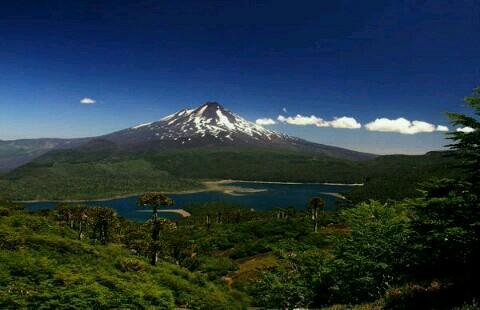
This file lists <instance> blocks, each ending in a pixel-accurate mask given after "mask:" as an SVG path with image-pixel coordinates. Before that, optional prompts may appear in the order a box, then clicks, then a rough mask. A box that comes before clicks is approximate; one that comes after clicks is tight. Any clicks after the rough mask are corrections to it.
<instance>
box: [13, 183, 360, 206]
mask: <svg viewBox="0 0 480 310" xmlns="http://www.w3.org/2000/svg"><path fill="white" fill-rule="evenodd" d="M201 183H202V184H203V185H204V188H199V189H191V190H184V191H172V192H163V193H164V194H166V195H189V194H197V193H204V192H222V193H224V194H227V195H232V196H243V195H245V194H252V193H257V192H264V191H267V190H266V189H254V188H242V187H236V186H225V185H228V184H232V183H256V184H284V185H309V184H311V185H330V186H363V183H313V182H305V183H300V182H274V181H246V180H233V179H225V180H217V181H202V182H201ZM141 194H143V192H141V193H131V194H124V195H117V196H111V197H107V198H94V199H62V200H51V199H50V200H48V199H40V200H21V201H14V203H22V204H24V203H27V204H28V203H44V202H51V203H83V202H96V201H109V200H115V199H124V198H130V197H135V196H139V195H141ZM337 198H344V197H343V196H342V197H337Z"/></svg>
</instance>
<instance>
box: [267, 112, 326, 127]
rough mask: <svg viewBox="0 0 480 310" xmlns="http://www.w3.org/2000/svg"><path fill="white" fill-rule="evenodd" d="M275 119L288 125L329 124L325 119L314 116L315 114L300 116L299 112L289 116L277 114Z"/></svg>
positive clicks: (318, 125) (324, 125)
mask: <svg viewBox="0 0 480 310" xmlns="http://www.w3.org/2000/svg"><path fill="white" fill-rule="evenodd" d="M277 120H278V121H279V122H281V123H287V124H290V125H299V126H306V125H315V126H317V127H328V126H329V124H328V122H327V121H325V120H323V119H322V118H319V117H316V116H315V115H311V116H302V115H300V114H297V115H296V116H289V117H285V116H283V115H279V116H278V117H277Z"/></svg>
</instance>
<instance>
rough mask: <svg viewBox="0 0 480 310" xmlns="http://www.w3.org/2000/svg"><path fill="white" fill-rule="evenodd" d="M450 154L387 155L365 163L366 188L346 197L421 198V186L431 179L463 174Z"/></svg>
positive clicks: (356, 200)
mask: <svg viewBox="0 0 480 310" xmlns="http://www.w3.org/2000/svg"><path fill="white" fill-rule="evenodd" d="M450 155H451V152H430V153H427V154H425V155H416V156H414V155H388V156H380V157H378V158H376V159H373V160H371V161H368V162H365V163H364V164H365V167H364V168H365V175H366V178H365V185H364V186H362V187H357V188H354V189H353V190H352V191H351V192H350V193H348V194H347V197H348V198H349V199H351V200H352V201H354V202H360V201H365V200H368V199H376V200H380V201H386V200H388V199H394V200H395V199H403V198H407V197H419V196H420V195H421V193H420V192H419V191H418V187H419V184H421V183H422V182H425V181H427V180H429V179H431V178H436V177H438V178H442V177H457V176H460V175H461V171H460V170H459V169H458V167H457V165H456V164H455V161H454V159H453V158H452V156H450Z"/></svg>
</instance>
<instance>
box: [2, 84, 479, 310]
mask: <svg viewBox="0 0 480 310" xmlns="http://www.w3.org/2000/svg"><path fill="white" fill-rule="evenodd" d="M466 101H467V103H468V104H469V106H470V107H472V108H473V109H474V113H475V115H476V116H480V88H477V89H476V90H475V91H474V93H473V95H472V96H471V97H468V98H466ZM449 117H450V118H451V119H452V122H453V124H454V125H462V126H469V127H471V128H474V129H475V130H474V131H472V132H469V133H464V132H454V133H451V134H449V135H450V136H449V137H450V139H451V146H450V152H448V153H430V154H427V155H425V156H427V157H428V158H431V159H432V160H431V161H417V160H416V159H417V158H415V157H402V156H391V157H385V158H380V159H378V161H379V162H377V163H376V165H381V167H382V168H381V169H380V168H379V170H374V169H371V170H372V174H371V175H370V176H369V180H366V186H365V187H364V188H365V189H364V190H360V192H358V191H357V192H355V191H354V192H352V193H351V197H352V201H353V202H354V203H352V204H341V205H338V206H337V208H336V211H333V212H326V211H325V210H324V209H323V208H324V203H323V201H322V200H321V199H320V198H316V197H312V199H311V200H310V203H309V204H308V205H306V206H305V210H302V211H300V210H295V209H293V208H287V209H276V210H271V211H264V212H260V211H255V210H253V209H247V208H243V207H241V206H235V205H228V204H221V203H216V204H211V203H210V204H193V205H191V206H189V208H188V211H189V212H191V214H192V216H191V217H188V218H186V219H182V220H179V221H174V220H168V219H163V218H160V217H159V216H158V210H159V209H160V208H166V207H168V206H169V205H171V204H172V203H174V202H173V201H172V200H171V199H170V198H169V197H168V195H165V194H162V193H159V192H155V191H152V192H148V191H145V192H146V193H144V194H143V195H141V196H140V197H139V199H138V205H139V207H142V208H145V207H149V208H151V209H152V213H151V219H150V220H149V221H147V222H145V223H138V222H133V221H129V220H127V219H124V218H121V217H119V216H118V215H117V214H116V213H115V211H114V210H112V209H108V208H95V207H86V206H82V205H70V204H59V205H58V206H57V208H55V209H50V210H43V211H40V212H36V213H33V212H29V211H28V210H25V209H23V208H22V207H21V206H18V205H16V204H14V203H11V202H8V201H4V202H1V203H0V205H1V208H0V266H1V268H0V308H2V309H18V308H29V309H90V308H95V309H100V308H131V309H152V308H154V309H175V308H186V309H247V308H248V307H259V308H266V309H295V308H312V309H321V308H323V309H465V310H467V309H479V307H480V306H479V304H478V298H479V297H480V286H479V285H478V279H479V277H480V268H479V265H478V262H479V261H480V122H479V121H478V119H477V118H476V117H471V116H466V115H463V114H454V113H451V114H449ZM418 158H419V157H418ZM158 162H162V161H158ZM398 163H401V164H398ZM432 163H434V164H435V165H438V166H436V167H435V166H432ZM60 165H61V164H60ZM166 165H167V164H166ZM173 167H174V166H173ZM405 167H408V169H407V170H408V171H409V172H405V170H403V169H406V168H405ZM439 167H443V168H442V169H444V170H448V169H451V170H452V171H450V172H447V175H446V176H445V175H443V176H442V177H435V176H436V173H441V171H440V168H439ZM138 169H140V170H142V169H147V170H148V168H138ZM172 169H173V168H172ZM107 170H108V169H107ZM429 171H430V172H431V173H429ZM306 173H307V172H306ZM398 173H405V175H403V176H401V177H398ZM177 177H178V178H189V177H192V176H191V175H188V174H187V173H186V172H184V171H180V172H179V174H178V176H177ZM167 180H168V179H167ZM399 180H402V181H401V182H405V183H404V184H409V187H408V190H409V191H410V190H411V188H414V190H415V194H411V195H410V194H405V195H404V194H399V193H396V191H397V190H398V191H404V189H401V187H402V185H403V183H399ZM175 182H179V183H178V184H180V183H181V179H178V180H177V181H172V183H169V184H177V183H175ZM395 182H396V186H393V185H392V184H394V183H395ZM381 183H382V184H383V185H380V184H381ZM412 183H413V184H412ZM194 185H195V183H192V184H191V186H194ZM139 186H140V185H139ZM172 186H174V185H172ZM375 186H376V187H381V192H382V195H381V196H379V195H378V194H377V193H378V192H379V191H375V190H372V187H375ZM25 190H27V189H25ZM45 190H46V191H47V190H48V188H45ZM404 197H407V198H404ZM132 207H134V206H132Z"/></svg>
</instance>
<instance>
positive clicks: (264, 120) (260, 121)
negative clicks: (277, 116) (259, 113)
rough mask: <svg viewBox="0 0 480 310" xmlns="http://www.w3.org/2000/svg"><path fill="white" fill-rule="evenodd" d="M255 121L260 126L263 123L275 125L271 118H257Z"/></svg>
mask: <svg viewBox="0 0 480 310" xmlns="http://www.w3.org/2000/svg"><path fill="white" fill-rule="evenodd" d="M255 123H256V124H257V125H261V126H264V125H275V124H276V122H275V121H274V120H273V119H271V118H259V119H257V120H256V121H255Z"/></svg>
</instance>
